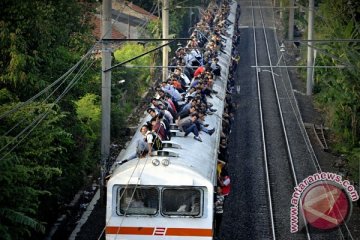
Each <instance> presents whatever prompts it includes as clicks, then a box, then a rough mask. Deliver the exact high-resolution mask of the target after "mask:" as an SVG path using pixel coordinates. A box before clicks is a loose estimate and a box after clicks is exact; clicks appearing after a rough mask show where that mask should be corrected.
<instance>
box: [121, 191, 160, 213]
mask: <svg viewBox="0 0 360 240" xmlns="http://www.w3.org/2000/svg"><path fill="white" fill-rule="evenodd" d="M158 211H159V190H158V189H157V188H155V187H143V186H137V187H135V186H128V187H127V188H125V187H120V188H119V189H118V193H117V214H118V215H156V214H157V213H158Z"/></svg>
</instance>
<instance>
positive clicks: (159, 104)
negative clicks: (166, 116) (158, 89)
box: [150, 98, 176, 118]
mask: <svg viewBox="0 0 360 240" xmlns="http://www.w3.org/2000/svg"><path fill="white" fill-rule="evenodd" d="M150 103H151V104H152V105H153V106H154V108H155V109H157V110H159V111H160V110H163V111H165V112H169V113H170V114H171V116H172V117H173V118H174V117H176V112H175V111H174V110H173V109H172V108H171V107H170V106H169V105H168V104H167V103H166V104H165V103H163V102H162V101H161V100H159V99H157V98H152V99H151V101H150Z"/></svg>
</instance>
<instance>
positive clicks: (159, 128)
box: [150, 117, 167, 141]
mask: <svg viewBox="0 0 360 240" xmlns="http://www.w3.org/2000/svg"><path fill="white" fill-rule="evenodd" d="M150 123H151V127H152V131H153V132H154V133H156V134H157V135H158V136H159V137H160V139H161V141H164V140H167V134H166V129H165V125H164V124H161V122H160V119H159V118H158V117H153V118H151V120H150Z"/></svg>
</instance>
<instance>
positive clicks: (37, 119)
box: [0, 60, 95, 161]
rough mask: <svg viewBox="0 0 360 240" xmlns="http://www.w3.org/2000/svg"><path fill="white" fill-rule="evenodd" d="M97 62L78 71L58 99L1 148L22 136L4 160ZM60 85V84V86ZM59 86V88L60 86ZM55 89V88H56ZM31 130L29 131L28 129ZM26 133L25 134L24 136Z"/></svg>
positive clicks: (5, 155)
mask: <svg viewBox="0 0 360 240" xmlns="http://www.w3.org/2000/svg"><path fill="white" fill-rule="evenodd" d="M94 62H95V60H94V61H93V62H92V63H90V64H89V66H87V68H86V69H85V71H83V72H82V73H80V72H79V73H77V75H79V76H76V77H77V78H76V77H74V78H73V79H72V81H71V82H70V83H69V84H68V86H67V87H66V88H65V90H64V91H63V92H62V93H61V95H60V96H58V97H57V98H56V100H55V101H54V102H53V103H52V104H50V106H49V107H48V108H47V109H46V110H45V111H44V112H43V113H42V114H40V115H38V116H37V117H36V118H35V119H34V120H33V121H32V122H31V123H30V124H29V125H28V126H27V127H25V128H24V129H23V130H22V131H21V132H20V133H19V134H18V135H16V136H15V137H14V138H13V139H12V141H10V142H9V143H7V144H6V145H5V146H3V147H2V148H1V149H0V152H1V151H3V150H4V149H5V148H7V147H8V146H10V145H11V144H13V143H14V142H15V141H16V140H18V139H19V138H20V137H21V136H22V138H21V139H20V140H18V142H16V144H15V145H14V146H13V147H12V148H11V149H10V150H8V151H7V152H6V153H5V154H4V155H3V156H2V157H1V159H0V161H1V160H3V159H4V158H5V157H7V156H8V155H9V154H10V153H11V152H12V151H13V150H14V149H15V148H16V147H17V146H19V144H20V143H21V142H22V141H23V140H25V138H26V137H27V136H28V135H29V134H30V133H31V132H32V131H33V130H34V129H35V128H36V127H37V126H38V125H39V124H40V123H41V122H42V120H44V119H45V117H47V116H48V115H49V113H50V110H51V109H52V108H53V107H54V106H55V104H57V103H58V102H59V101H60V100H61V99H62V98H63V96H65V95H66V94H67V93H68V91H70V89H71V88H72V87H73V86H74V85H75V84H76V82H77V81H78V80H79V79H80V78H81V77H82V76H83V75H84V73H85V72H86V71H87V70H88V69H89V68H90V67H91V66H92V64H93V63H94ZM80 74H81V75H80ZM59 87H60V86H59ZM59 87H58V88H59ZM54 91H55V90H54ZM28 130H29V131H28ZM23 135H24V136H23Z"/></svg>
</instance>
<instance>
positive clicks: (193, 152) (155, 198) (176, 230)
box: [105, 1, 238, 240]
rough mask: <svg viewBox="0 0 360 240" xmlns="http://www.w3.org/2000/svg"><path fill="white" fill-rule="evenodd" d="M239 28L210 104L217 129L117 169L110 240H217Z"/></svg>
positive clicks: (109, 209) (110, 190) (177, 137)
mask: <svg viewBox="0 0 360 240" xmlns="http://www.w3.org/2000/svg"><path fill="white" fill-rule="evenodd" d="M237 7H238V5H237V3H236V2H235V1H232V2H231V3H230V12H229V15H228V20H229V21H230V22H234V21H235V15H236V9H237ZM233 32H234V24H233V25H230V26H229V27H228V29H227V33H228V34H226V36H222V37H223V38H224V39H225V40H226V42H225V44H224V49H223V50H222V52H221V53H220V54H219V55H218V59H219V62H218V64H219V65H220V66H221V76H219V77H218V79H217V80H216V81H214V86H213V89H214V90H215V91H216V92H217V94H216V95H214V96H213V98H209V99H208V102H210V103H211V104H212V106H213V107H212V108H215V109H217V111H216V112H214V113H213V114H212V115H207V116H206V123H207V124H209V126H211V127H214V128H215V132H214V133H213V134H212V135H208V134H203V133H202V134H201V138H202V142H199V141H196V140H194V139H193V138H191V137H190V136H187V137H184V136H183V135H181V134H179V133H178V132H179V131H178V130H173V134H174V136H173V137H172V138H171V140H169V141H163V149H161V150H157V151H153V152H152V153H151V156H148V157H146V158H135V159H132V160H130V161H127V162H125V163H123V164H116V163H115V165H114V166H113V168H112V170H111V176H110V178H109V179H108V181H107V186H106V226H105V233H106V239H107V240H115V239H116V240H120V239H122V240H125V239H126V240H131V239H136V240H141V239H149V240H150V239H153V240H155V239H157V240H158V239H188V240H195V239H196V240H198V239H213V237H214V214H215V213H214V196H215V193H216V186H217V166H218V146H219V142H220V136H221V131H222V115H223V111H224V105H225V97H226V88H227V80H228V75H229V65H230V62H231V53H232V36H233ZM149 119H150V116H149V115H147V116H145V117H144V118H143V119H142V120H140V123H139V128H138V130H137V131H136V133H135V135H134V136H133V137H132V140H131V141H130V142H129V144H128V145H127V147H126V148H125V149H124V150H123V151H122V152H121V153H120V154H119V156H118V158H117V162H121V161H122V160H123V159H127V158H129V157H130V156H131V155H133V154H134V152H136V145H137V141H138V140H139V139H141V138H142V135H141V133H140V128H141V126H142V125H144V124H146V122H147V121H149Z"/></svg>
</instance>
